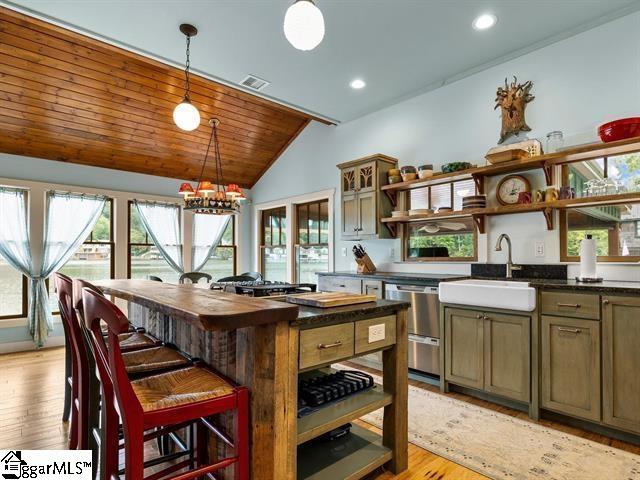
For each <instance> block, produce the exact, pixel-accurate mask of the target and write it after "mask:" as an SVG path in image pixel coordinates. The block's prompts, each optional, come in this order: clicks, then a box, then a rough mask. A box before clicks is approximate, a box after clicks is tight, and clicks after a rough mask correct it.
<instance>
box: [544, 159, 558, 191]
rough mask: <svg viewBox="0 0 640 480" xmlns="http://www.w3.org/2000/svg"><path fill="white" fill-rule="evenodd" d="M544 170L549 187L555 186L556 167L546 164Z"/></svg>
mask: <svg viewBox="0 0 640 480" xmlns="http://www.w3.org/2000/svg"><path fill="white" fill-rule="evenodd" d="M542 169H543V170H544V179H545V181H546V182H547V187H551V186H553V180H554V176H555V175H554V173H555V171H556V169H555V166H554V165H548V164H545V165H543V166H542Z"/></svg>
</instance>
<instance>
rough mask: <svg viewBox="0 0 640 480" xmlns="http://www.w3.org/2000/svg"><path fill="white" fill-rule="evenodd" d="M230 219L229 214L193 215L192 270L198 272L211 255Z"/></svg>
mask: <svg viewBox="0 0 640 480" xmlns="http://www.w3.org/2000/svg"><path fill="white" fill-rule="evenodd" d="M230 220H231V216H230V215H204V214H197V213H196V214H194V216H193V247H192V252H193V254H192V257H193V271H194V272H199V271H200V269H201V268H202V267H204V265H205V263H207V260H209V258H210V257H211V255H213V252H214V250H215V249H216V247H217V246H218V244H219V243H220V240H221V239H222V235H223V234H224V231H225V230H226V228H227V225H228V224H229V221H230Z"/></svg>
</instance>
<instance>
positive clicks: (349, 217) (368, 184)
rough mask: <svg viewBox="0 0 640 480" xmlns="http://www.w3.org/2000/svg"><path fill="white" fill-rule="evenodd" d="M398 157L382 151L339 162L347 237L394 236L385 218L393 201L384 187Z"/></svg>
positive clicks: (343, 224)
mask: <svg viewBox="0 0 640 480" xmlns="http://www.w3.org/2000/svg"><path fill="white" fill-rule="evenodd" d="M397 166H398V160H397V159H395V158H392V157H388V156H386V155H382V154H376V155H371V156H369V157H364V158H360V159H358V160H353V161H350V162H346V163H341V164H340V165H338V168H339V169H340V190H341V194H342V198H341V201H340V205H341V208H340V210H341V217H342V220H341V222H342V223H341V226H340V232H341V237H342V239H343V240H360V239H372V238H391V234H390V232H389V231H388V230H387V228H385V227H384V226H383V224H382V223H381V221H380V220H381V218H384V217H388V216H389V215H391V210H392V205H391V201H390V200H389V198H388V197H387V196H386V195H385V194H384V193H382V191H381V190H380V188H381V187H382V186H383V185H386V184H387V176H388V171H389V169H391V168H397Z"/></svg>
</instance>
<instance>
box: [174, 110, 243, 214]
mask: <svg viewBox="0 0 640 480" xmlns="http://www.w3.org/2000/svg"><path fill="white" fill-rule="evenodd" d="M209 125H211V136H210V137H209V143H208V145H207V151H206V153H205V155H204V161H203V162H202V170H201V171H200V178H199V181H198V185H197V186H196V188H195V189H194V188H193V186H192V185H191V184H190V183H183V184H182V185H180V190H179V193H180V194H181V195H183V196H184V209H185V210H189V211H191V212H193V213H204V214H208V215H236V214H238V213H240V203H241V202H242V201H243V200H245V196H244V194H243V193H242V190H240V187H239V186H238V185H236V184H235V183H230V184H229V185H227V186H226V187H225V186H224V179H223V177H222V160H221V158H220V144H219V143H218V125H220V120H218V119H217V118H212V119H211V120H209ZM212 146H213V153H214V157H215V169H216V179H215V180H216V183H215V185H214V184H213V183H212V182H211V180H205V178H204V170H205V167H206V165H207V158H208V157H209V151H210V150H211V147H212Z"/></svg>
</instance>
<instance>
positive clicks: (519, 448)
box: [343, 366, 640, 480]
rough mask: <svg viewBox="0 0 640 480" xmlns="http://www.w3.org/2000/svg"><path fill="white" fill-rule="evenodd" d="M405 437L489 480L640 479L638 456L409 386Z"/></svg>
mask: <svg viewBox="0 0 640 480" xmlns="http://www.w3.org/2000/svg"><path fill="white" fill-rule="evenodd" d="M349 367H351V366H349ZM343 368H344V367H343ZM377 381H378V382H380V378H377ZM362 420H364V421H365V422H367V423H370V424H372V425H375V426H377V427H379V428H381V427H382V410H378V411H375V412H373V413H371V414H369V415H366V416H365V417H363V418H362ZM409 441H410V442H411V443H413V444H415V445H417V446H419V447H422V448H424V449H425V450H428V451H430V452H432V453H435V454H436V455H439V456H441V457H444V458H446V459H448V460H451V461H452V462H455V463H457V464H460V465H463V466H465V467H467V468H469V469H471V470H474V471H476V472H478V473H481V474H482V475H485V476H487V477H490V478H494V479H509V480H520V479H522V480H525V479H535V480H539V479H544V480H640V456H639V455H634V454H633V453H629V452H625V451H623V450H620V449H617V448H612V447H608V446H606V445H603V444H600V443H596V442H593V441H591V440H587V439H584V438H580V437H577V436H575V435H571V434H567V433H564V432H560V431H558V430H554V429H551V428H547V427H544V426H542V425H538V424H536V423H532V422H527V421H524V420H520V419H518V418H513V417H510V416H509V415H505V414H503V413H499V412H494V411H492V410H489V409H486V408H482V407H479V406H476V405H472V404H470V403H467V402H464V401H461V400H456V399H454V398H452V397H448V396H445V395H440V394H438V393H434V392H430V391H428V390H424V389H422V388H418V387H414V386H410V387H409Z"/></svg>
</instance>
